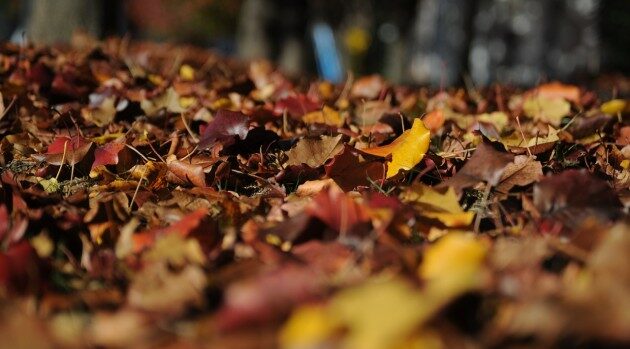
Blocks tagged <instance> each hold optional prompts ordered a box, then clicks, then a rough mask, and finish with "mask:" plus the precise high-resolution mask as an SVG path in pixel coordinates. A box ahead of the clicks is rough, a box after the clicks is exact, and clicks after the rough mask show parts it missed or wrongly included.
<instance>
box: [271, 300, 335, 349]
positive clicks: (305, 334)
mask: <svg viewBox="0 0 630 349" xmlns="http://www.w3.org/2000/svg"><path fill="white" fill-rule="evenodd" d="M334 330H335V326H334V324H333V323H332V321H330V318H329V314H328V312H327V309H326V308H325V307H323V306H317V305H306V306H303V307H301V308H298V309H297V310H296V311H295V312H293V314H292V315H291V317H290V318H289V320H288V321H287V322H286V323H285V325H284V327H283V328H282V330H281V331H280V337H279V342H280V346H281V347H282V348H307V347H312V346H314V345H316V344H318V343H322V342H325V341H326V340H327V339H328V338H329V337H330V336H331V335H332V334H333V332H334Z"/></svg>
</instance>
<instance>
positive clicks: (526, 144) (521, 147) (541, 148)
mask: <svg viewBox="0 0 630 349" xmlns="http://www.w3.org/2000/svg"><path fill="white" fill-rule="evenodd" d="M547 128H548V131H547V135H537V136H535V137H531V138H526V139H523V135H522V134H521V133H520V132H519V131H514V132H513V133H512V134H510V135H509V136H507V137H502V138H501V143H502V144H503V145H505V146H506V148H508V149H509V150H510V151H511V152H513V153H516V154H525V153H528V154H529V153H531V154H532V155H537V154H540V153H544V152H546V151H549V150H551V149H553V147H554V146H555V145H556V143H557V142H558V141H560V137H558V131H557V130H556V129H554V128H553V127H551V126H547Z"/></svg>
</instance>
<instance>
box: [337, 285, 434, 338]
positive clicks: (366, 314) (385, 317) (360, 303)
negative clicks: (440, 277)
mask: <svg viewBox="0 0 630 349" xmlns="http://www.w3.org/2000/svg"><path fill="white" fill-rule="evenodd" d="M328 309H329V316H330V319H334V320H336V321H338V323H339V324H341V325H342V326H343V327H344V328H346V329H347V330H348V333H347V335H346V337H345V338H344V346H343V347H344V348H352V349H355V348H362V349H383V348H391V347H394V346H395V345H396V344H397V343H402V342H404V340H405V339H407V337H408V336H409V335H410V334H411V333H412V332H413V331H414V330H415V329H416V328H417V327H418V326H419V325H421V324H422V323H423V322H424V321H425V320H427V319H428V318H429V317H430V316H431V315H432V314H433V313H434V311H435V306H434V305H433V304H431V303H430V302H428V301H427V300H426V299H424V297H423V295H422V293H421V292H420V291H418V290H416V289H414V288H413V287H412V286H411V285H410V284H408V283H406V282H405V281H403V280H401V279H387V278H386V279H382V278H376V279H372V280H369V281H367V282H365V283H364V284H362V285H359V286H357V287H354V288H350V289H346V290H343V291H341V292H340V293H339V294H337V295H336V296H335V297H334V298H333V300H332V301H331V303H330V305H329V308H328Z"/></svg>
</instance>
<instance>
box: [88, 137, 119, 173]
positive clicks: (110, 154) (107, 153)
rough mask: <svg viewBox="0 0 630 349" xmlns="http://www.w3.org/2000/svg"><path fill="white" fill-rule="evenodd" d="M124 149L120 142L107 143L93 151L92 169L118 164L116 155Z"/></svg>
mask: <svg viewBox="0 0 630 349" xmlns="http://www.w3.org/2000/svg"><path fill="white" fill-rule="evenodd" d="M124 148H125V144H124V143H122V142H109V143H106V144H105V145H102V146H100V147H96V149H95V150H94V162H93V163H92V169H94V168H96V167H97V166H104V165H116V164H118V153H120V151H121V150H123V149H124Z"/></svg>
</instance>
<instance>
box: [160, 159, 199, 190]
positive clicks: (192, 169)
mask: <svg viewBox="0 0 630 349" xmlns="http://www.w3.org/2000/svg"><path fill="white" fill-rule="evenodd" d="M167 165H168V170H169V172H170V173H172V174H174V175H175V176H177V178H179V179H180V180H182V181H183V182H184V183H192V184H193V185H194V186H196V187H201V188H203V187H206V186H207V185H206V173H205V172H204V170H203V166H201V165H199V164H193V163H189V162H186V161H179V160H171V161H167Z"/></svg>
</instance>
